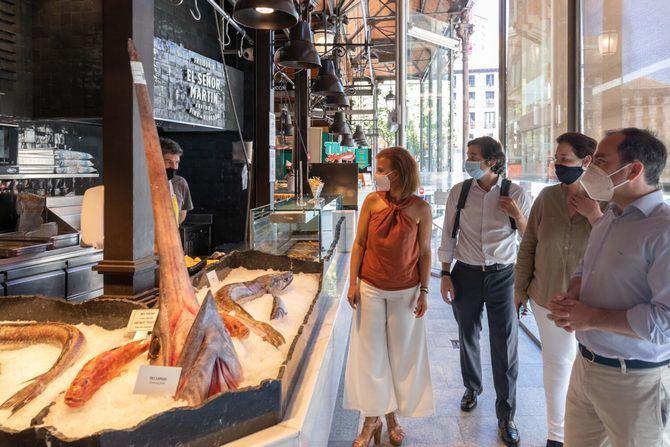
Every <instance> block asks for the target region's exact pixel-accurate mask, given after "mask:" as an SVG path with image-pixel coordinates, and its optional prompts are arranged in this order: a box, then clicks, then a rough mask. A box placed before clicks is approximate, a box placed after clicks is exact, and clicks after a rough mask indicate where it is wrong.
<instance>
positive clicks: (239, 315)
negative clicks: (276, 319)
mask: <svg viewBox="0 0 670 447" xmlns="http://www.w3.org/2000/svg"><path fill="white" fill-rule="evenodd" d="M220 292H221V290H219V292H217V293H216V295H215V296H214V297H215V300H216V307H217V308H218V310H219V312H220V313H221V314H222V315H231V316H234V317H235V318H236V319H238V320H240V321H241V322H242V323H244V324H245V325H246V326H247V327H248V328H249V329H250V330H251V331H253V332H254V333H255V334H257V335H259V336H260V337H261V338H262V339H263V340H264V341H266V342H268V343H270V344H271V345H272V346H274V347H275V348H276V347H279V346H281V345H283V344H284V343H286V340H285V339H284V336H283V335H282V334H280V333H279V332H278V331H277V330H276V329H275V328H273V327H272V326H270V325H269V324H267V323H263V322H262V321H258V320H256V319H254V317H252V316H251V315H250V314H249V312H247V311H246V310H244V308H243V307H242V306H240V305H239V304H238V303H236V302H235V301H233V300H232V299H230V298H229V297H228V295H226V294H224V293H220Z"/></svg>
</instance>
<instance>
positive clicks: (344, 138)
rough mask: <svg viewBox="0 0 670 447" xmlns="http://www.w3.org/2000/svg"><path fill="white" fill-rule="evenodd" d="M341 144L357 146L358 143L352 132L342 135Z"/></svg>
mask: <svg viewBox="0 0 670 447" xmlns="http://www.w3.org/2000/svg"><path fill="white" fill-rule="evenodd" d="M340 146H346V147H356V146H357V145H356V142H355V141H354V139H353V138H351V135H350V134H344V135H342V141H340Z"/></svg>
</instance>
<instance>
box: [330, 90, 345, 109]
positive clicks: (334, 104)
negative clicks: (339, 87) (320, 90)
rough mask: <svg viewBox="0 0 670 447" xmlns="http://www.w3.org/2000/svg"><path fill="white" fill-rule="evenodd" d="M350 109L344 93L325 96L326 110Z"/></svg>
mask: <svg viewBox="0 0 670 447" xmlns="http://www.w3.org/2000/svg"><path fill="white" fill-rule="evenodd" d="M350 107H351V103H350V102H349V97H348V96H347V95H345V94H344V93H333V94H332V95H328V96H326V108H328V109H348V108H350Z"/></svg>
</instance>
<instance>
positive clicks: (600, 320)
mask: <svg viewBox="0 0 670 447" xmlns="http://www.w3.org/2000/svg"><path fill="white" fill-rule="evenodd" d="M627 312H628V311H626V310H610V309H600V308H596V307H593V308H591V317H590V324H589V326H590V327H591V329H598V330H601V331H606V332H614V333H615V334H619V335H625V336H626V337H632V338H640V337H639V336H638V335H637V334H636V333H635V331H634V330H633V328H631V327H630V323H628V317H627V316H626V313H627Z"/></svg>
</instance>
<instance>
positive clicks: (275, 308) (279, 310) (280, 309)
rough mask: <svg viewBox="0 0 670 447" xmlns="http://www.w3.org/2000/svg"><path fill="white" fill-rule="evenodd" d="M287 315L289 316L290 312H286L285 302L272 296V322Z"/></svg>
mask: <svg viewBox="0 0 670 447" xmlns="http://www.w3.org/2000/svg"><path fill="white" fill-rule="evenodd" d="M286 315H288V311H287V310H286V304H285V303H284V300H282V299H281V297H279V296H277V295H272V312H270V320H276V319H277V318H284V317H285V316H286Z"/></svg>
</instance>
